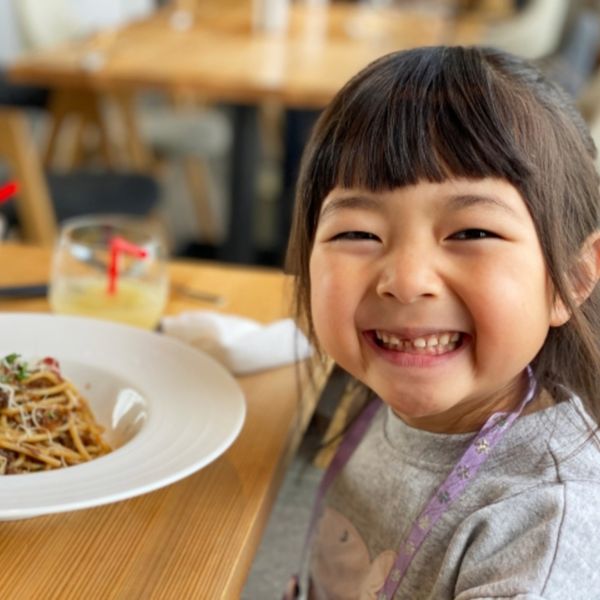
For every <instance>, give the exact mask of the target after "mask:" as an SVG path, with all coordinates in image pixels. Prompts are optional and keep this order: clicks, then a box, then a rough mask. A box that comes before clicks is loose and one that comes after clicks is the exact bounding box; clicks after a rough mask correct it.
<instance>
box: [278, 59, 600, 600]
mask: <svg viewBox="0 0 600 600" xmlns="http://www.w3.org/2000/svg"><path fill="white" fill-rule="evenodd" d="M595 154H596V150H595V148H594V145H593V142H592V141H591V138H590V136H589V133H588V131H587V129H586V127H585V125H584V123H583V121H582V119H581V118H580V117H579V115H578V114H577V113H576V111H575V110H574V109H573V107H572V105H571V103H570V101H569V100H568V99H567V97H566V96H565V95H564V94H563V93H562V92H561V91H560V90H559V89H558V88H556V87H555V86H554V85H553V84H551V83H549V82H548V81H546V80H545V79H544V78H543V76H542V75H541V74H540V73H539V72H538V71H537V70H536V69H535V68H534V67H533V66H531V65H529V64H528V63H526V62H524V61H522V60H521V59H518V58H516V57H514V56H511V55H507V54H505V53H502V52H500V51H496V50H491V49H483V48H476V47H473V48H461V47H452V48H449V47H436V48H420V49H415V50H410V51H404V52H398V53H394V54H391V55H388V56H385V57H383V58H381V59H379V60H378V61H376V62H374V63H372V64H371V65H369V66H368V67H367V68H366V69H364V70H363V71H362V72H361V73H359V74H358V75H356V76H355V77H354V78H353V79H352V80H351V81H350V82H348V84H347V85H346V86H345V87H344V88H343V89H342V90H341V91H340V92H339V93H338V95H337V96H336V98H335V99H334V100H333V101H332V103H331V104H330V105H329V107H328V108H327V109H326V110H325V112H324V113H323V115H322V116H321V118H320V120H319V122H318V124H317V126H316V128H315V131H314V132H313V135H312V138H311V140H310V142H309V145H308V148H307V150H306V153H305V157H304V162H303V168H302V173H301V177H300V182H299V189H298V195H297V203H296V212H295V218H294V226H293V231H292V237H291V241H290V249H291V250H290V254H289V265H290V267H291V269H292V270H293V271H294V272H295V273H296V281H297V288H296V289H297V301H298V309H299V317H300V318H301V320H303V322H304V323H305V324H306V327H307V329H308V332H309V334H310V335H311V336H312V337H313V340H314V341H315V342H316V343H318V344H319V346H320V347H321V348H322V350H323V351H324V352H325V353H326V354H328V355H329V356H330V357H331V358H333V360H335V361H336V362H337V363H338V364H339V365H340V366H341V367H342V368H344V369H345V370H346V371H347V372H348V373H350V374H351V375H352V376H353V377H354V378H356V380H357V381H359V382H360V383H361V384H363V385H364V386H365V387H366V388H367V389H368V390H370V391H371V392H372V394H371V395H372V396H373V397H374V399H373V400H371V401H370V402H369V403H368V404H367V405H366V407H365V409H364V410H363V411H362V412H361V413H360V415H359V416H358V418H357V419H356V420H355V422H354V424H353V425H352V428H351V429H350V431H349V433H348V434H347V436H346V438H345V439H344V441H343V442H342V444H341V447H340V450H339V451H338V453H337V455H336V456H335V458H334V460H333V461H332V464H331V466H330V467H329V470H328V472H327V473H326V475H325V477H324V480H323V484H322V486H321V489H320V491H319V494H318V498H317V503H316V509H315V510H316V512H315V516H314V526H313V527H312V531H311V536H310V544H309V548H310V560H309V561H308V562H307V565H306V570H307V572H308V573H307V578H306V579H307V581H306V582H305V584H306V585H304V586H302V590H303V593H304V594H305V595H306V596H308V597H309V598H315V599H318V600H321V599H323V600H324V599H327V600H330V599H351V598H356V599H361V600H362V599H365V600H366V599H371V598H372V599H375V598H376V599H378V600H379V599H384V598H385V599H388V598H389V599H391V598H396V599H406V600H420V599H431V600H444V599H450V598H453V599H457V600H467V599H468V600H473V599H484V598H503V599H507V598H512V599H519V600H533V599H540V598H543V599H548V600H549V599H560V600H565V599H566V598H577V599H578V600H585V599H587V598H590V599H592V598H600V537H599V536H597V535H596V534H595V533H594V532H597V531H600V510H598V505H597V498H598V497H599V494H600V453H599V450H598V444H597V440H596V439H595V438H596V435H595V430H596V428H597V419H598V415H599V414H600V406H599V402H600V389H599V388H600V378H599V373H600V371H599V367H600V342H599V341H600V320H599V319H600V307H599V306H598V290H597V288H596V282H597V281H598V278H599V276H600V232H599V227H600V194H599V179H598V176H597V174H596V171H595V167H594V158H595Z"/></svg>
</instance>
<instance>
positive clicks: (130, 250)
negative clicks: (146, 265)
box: [107, 236, 148, 294]
mask: <svg viewBox="0 0 600 600" xmlns="http://www.w3.org/2000/svg"><path fill="white" fill-rule="evenodd" d="M121 254H129V255H130V256H135V257H137V258H146V257H147V256H148V251H147V250H145V249H144V248H140V247H139V246H136V245H135V244H132V243H131V242H128V241H127V240H126V239H124V238H122V237H118V236H116V237H114V238H112V239H111V240H110V262H109V263H108V290H107V291H108V293H109V294H114V293H116V291H117V279H118V278H119V267H118V264H119V256H120V255H121Z"/></svg>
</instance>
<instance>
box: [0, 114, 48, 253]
mask: <svg viewBox="0 0 600 600" xmlns="http://www.w3.org/2000/svg"><path fill="white" fill-rule="evenodd" d="M0 155H2V156H3V157H4V158H5V159H6V161H7V162H8V164H9V166H10V168H11V171H12V173H13V175H14V177H15V179H16V180H17V182H18V183H19V186H20V192H19V198H18V201H17V204H16V210H17V215H18V217H19V223H20V226H21V230H22V234H23V239H24V240H25V241H27V242H31V243H36V244H40V245H46V246H48V245H51V244H53V243H54V239H55V237H56V229H57V227H56V217H55V214H54V208H53V206H52V201H51V200H50V194H49V192H48V186H47V184H46V180H45V177H44V173H43V170H42V165H41V162H40V159H39V158H38V150H37V148H36V147H35V144H34V143H33V139H32V137H31V132H30V130H29V123H28V122H27V118H26V116H25V115H24V114H23V113H22V112H20V111H18V110H11V109H0Z"/></svg>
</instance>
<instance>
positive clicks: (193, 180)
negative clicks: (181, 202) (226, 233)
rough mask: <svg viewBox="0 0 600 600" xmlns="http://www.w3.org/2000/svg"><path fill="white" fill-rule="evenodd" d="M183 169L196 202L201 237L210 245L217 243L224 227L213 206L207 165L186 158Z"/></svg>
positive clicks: (195, 159)
mask: <svg viewBox="0 0 600 600" xmlns="http://www.w3.org/2000/svg"><path fill="white" fill-rule="evenodd" d="M183 168H184V172H185V176H186V179H187V183H188V188H189V190H190V194H191V196H192V199H193V202H194V208H195V210H196V217H197V221H198V229H199V230H200V235H201V237H202V239H204V240H206V241H207V242H209V243H217V242H218V241H219V240H220V238H221V235H222V231H221V229H222V227H221V226H220V223H219V219H218V217H217V215H216V214H215V210H214V207H213V206H212V205H211V198H210V193H209V192H210V185H209V183H210V181H209V177H210V174H209V171H208V168H207V165H206V163H205V162H204V161H202V160H200V159H198V158H184V159H183Z"/></svg>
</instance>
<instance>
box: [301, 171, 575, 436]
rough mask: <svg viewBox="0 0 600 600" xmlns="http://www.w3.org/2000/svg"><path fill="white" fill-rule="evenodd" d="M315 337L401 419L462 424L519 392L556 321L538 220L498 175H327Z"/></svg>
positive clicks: (316, 257) (316, 262) (447, 426)
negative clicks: (401, 181)
mask: <svg viewBox="0 0 600 600" xmlns="http://www.w3.org/2000/svg"><path fill="white" fill-rule="evenodd" d="M310 279H311V304H312V314H313V320H314V325H315V330H316V333H317V337H318V338H319V341H320V343H321V344H322V346H323V348H324V350H325V351H326V352H327V353H328V354H329V355H330V356H331V357H332V358H333V359H334V360H335V361H336V362H338V363H339V364H340V365H341V366H342V367H343V368H345V369H346V370H347V371H348V372H350V373H351V374H352V375H354V376H355V377H356V378H357V379H359V380H361V381H362V382H364V383H365V384H366V385H367V386H369V387H370V388H371V389H372V390H373V391H374V392H375V393H377V394H378V395H379V396H380V397H381V398H382V400H384V401H385V402H386V403H387V404H389V405H390V406H391V407H392V408H393V409H394V411H395V412H396V413H397V414H398V415H400V416H401V417H402V418H403V419H404V420H405V421H406V422H407V423H409V424H411V425H413V426H415V427H419V428H423V429H428V430H431V431H447V432H450V431H471V430H473V429H476V428H477V427H479V426H480V425H481V424H482V423H483V422H484V421H485V419H486V418H487V416H488V415H489V414H490V413H491V412H494V411H496V410H502V409H504V410H506V409H507V408H512V407H513V406H514V405H515V404H516V403H517V402H518V401H519V400H520V399H521V397H522V394H523V384H524V381H523V373H524V370H525V368H526V366H527V365H528V364H529V363H530V362H531V360H532V359H533V358H534V357H535V355H536V354H537V352H538V351H539V350H540V348H541V346H542V344H543V343H544V340H545V338H546V335H547V334H548V329H549V327H550V326H553V325H560V324H562V323H563V322H564V320H565V317H564V310H563V311H561V310H559V309H558V308H555V307H554V304H553V301H552V288H551V285H550V283H549V279H548V276H547V273H546V268H545V264H544V259H543V256H542V251H541V248H540V244H539V240H538V237H537V234H536V231H535V227H534V224H533V221H532V219H531V216H530V214H529V212H528V210H527V207H526V205H525V203H524V201H523V199H522V197H521V196H520V194H519V192H518V191H517V190H516V189H515V188H514V187H513V186H512V185H510V184H509V183H508V182H506V181H504V180H499V179H481V180H466V179H455V180H448V181H445V182H443V183H429V182H420V183H418V184H417V185H413V186H408V187H403V188H398V189H394V190H392V191H387V192H366V191H364V190H357V189H342V188H335V189H334V190H332V191H331V193H330V194H329V195H328V196H327V198H326V199H325V201H324V202H323V206H322V208H321V214H320V218H319V224H318V228H317V232H316V236H315V242H314V246H313V250H312V254H311V258H310Z"/></svg>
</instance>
